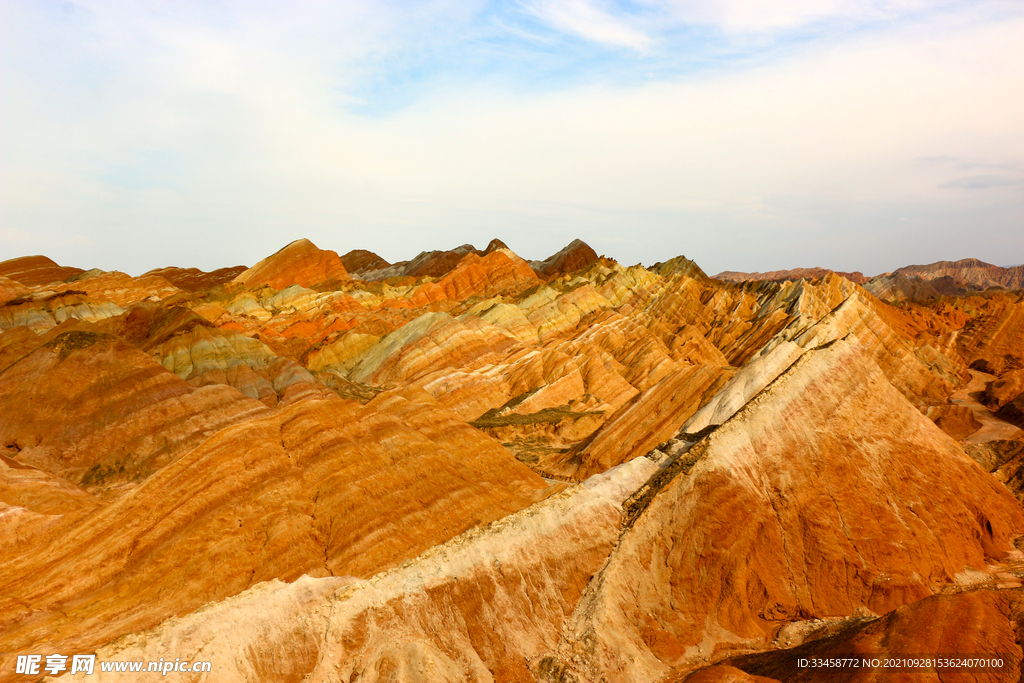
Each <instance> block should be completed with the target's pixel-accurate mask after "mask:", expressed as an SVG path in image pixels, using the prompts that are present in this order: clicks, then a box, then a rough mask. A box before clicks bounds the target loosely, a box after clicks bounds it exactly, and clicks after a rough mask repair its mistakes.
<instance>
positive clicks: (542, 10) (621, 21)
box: [524, 0, 652, 52]
mask: <svg viewBox="0 0 1024 683" xmlns="http://www.w3.org/2000/svg"><path fill="white" fill-rule="evenodd" d="M524 7H525V8H526V9H527V10H528V11H529V12H531V13H532V14H534V15H535V16H537V17H538V18H540V19H541V20H543V21H544V22H546V23H548V24H550V25H551V26H553V27H554V28H557V29H559V30H561V31H565V32H567V33H572V34H574V35H577V36H580V37H581V38H585V39H587V40H592V41H594V42H596V43H602V44H605V45H613V46H616V47H628V48H632V49H634V50H637V51H638V52H644V51H646V50H647V49H648V48H649V47H650V45H651V42H652V41H651V38H650V36H648V35H647V34H646V33H644V32H643V31H642V30H640V29H638V28H636V27H635V26H631V25H630V21H629V20H628V18H626V17H623V16H621V15H620V16H615V14H613V13H611V12H607V11H605V10H603V9H601V8H599V7H597V6H596V5H595V4H594V3H593V2H590V1H589V0H535V1H534V2H530V3H528V4H525V5H524Z"/></svg>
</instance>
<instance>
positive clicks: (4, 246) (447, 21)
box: [0, 0, 1024, 271]
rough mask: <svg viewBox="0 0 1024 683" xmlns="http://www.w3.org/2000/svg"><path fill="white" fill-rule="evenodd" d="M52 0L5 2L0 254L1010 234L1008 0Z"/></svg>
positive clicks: (976, 248) (848, 258) (888, 252)
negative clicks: (56, 0)
mask: <svg viewBox="0 0 1024 683" xmlns="http://www.w3.org/2000/svg"><path fill="white" fill-rule="evenodd" d="M62 7H63V6H62V5H60V4H45V3H36V2H30V1H28V0H11V1H10V2H7V3H4V5H3V8H2V10H0V11H2V12H3V21H0V32H2V34H0V50H2V51H3V63H4V71H5V73H4V79H3V81H2V82H0V88H2V89H3V91H2V93H0V94H2V97H0V107H2V112H0V114H2V115H0V126H2V131H0V155H2V156H0V158H2V160H3V163H2V164H0V175H2V178H0V226H2V230H3V231H4V232H3V233H0V238H2V239H0V242H2V243H0V259H3V258H9V257H10V256H14V255H17V254H18V253H24V252H29V251H31V252H33V253H35V252H46V253H49V254H50V255H51V256H53V257H55V258H57V259H58V260H61V261H64V262H67V263H72V264H77V265H80V266H85V267H88V266H98V267H107V268H119V269H122V270H124V269H129V270H131V269H134V270H145V269H148V268H150V267H155V266H159V265H167V264H168V263H176V264H178V265H198V266H202V267H207V268H212V267H216V266H221V265H225V264H234V263H236V262H248V263H252V262H255V261H256V260H258V259H259V258H262V257H263V256H265V255H266V254H267V253H270V252H272V251H273V250H275V249H277V248H279V247H280V246H281V244H283V243H284V242H287V241H289V240H291V239H294V238H296V237H299V236H308V237H310V238H312V239H314V241H316V242H317V243H323V245H324V246H328V247H331V248H335V249H339V250H343V251H344V250H348V249H351V248H357V247H360V248H370V249H374V250H377V251H379V252H381V253H382V254H383V255H384V256H385V257H386V258H390V259H399V258H408V257H409V256H411V255H412V254H413V253H414V252H415V251H417V250H419V249H425V248H436V247H437V246H438V245H443V244H459V243H463V242H483V243H486V241H487V240H488V239H489V238H490V237H493V236H495V235H497V236H501V237H502V238H503V239H505V240H506V241H507V242H508V243H509V244H510V245H511V246H512V247H513V248H515V249H517V250H519V251H521V252H522V253H524V255H526V256H530V257H539V256H544V255H547V254H549V253H551V252H553V251H555V250H556V249H558V248H560V247H561V246H563V245H564V244H565V243H567V242H568V241H570V240H571V239H572V238H574V237H583V238H584V239H586V240H588V241H589V242H591V243H592V244H593V245H594V247H595V248H596V249H598V251H604V252H606V253H609V254H611V255H613V256H617V257H620V258H622V259H623V260H625V261H628V262H637V261H645V262H648V263H649V262H653V261H657V260H663V259H664V258H665V257H667V256H671V255H673V254H675V253H680V252H682V253H686V254H687V255H688V256H693V257H696V258H698V261H699V262H700V263H701V265H702V266H705V267H706V268H708V269H710V270H723V269H729V268H731V269H746V270H771V269H774V268H776V267H793V266H797V265H830V266H832V267H836V268H840V269H844V270H858V269H860V270H866V271H870V270H876V271H883V270H890V269H892V268H895V267H898V266H899V265H903V264H904V263H905V262H910V261H914V262H919V261H921V260H923V259H926V258H928V257H929V253H928V250H930V249H937V248H938V246H937V245H942V246H943V248H946V249H949V250H950V251H949V252H944V253H942V254H941V255H939V254H937V256H941V257H943V258H947V257H951V256H966V255H975V256H978V257H980V258H983V259H984V258H987V259H988V260H993V259H997V260H1000V262H1001V261H1004V260H1007V259H1009V260H1013V258H1012V257H1009V256H1007V254H1008V253H1012V250H1013V249H1019V248H1020V247H1019V223H1020V220H1019V219H1020V215H1021V214H1022V212H1024V199H1022V197H1021V193H1020V190H1019V184H1018V185H1014V182H1013V181H1014V179H1020V178H1021V177H1022V170H1021V165H1020V160H1021V159H1022V158H1024V131H1022V130H1021V128H1020V121H1021V120H1024V95H1022V93H1021V90H1020V87H1019V83H1021V82H1024V20H1022V19H1021V17H1020V14H1021V12H1020V10H1019V9H1018V10H1013V9H1012V7H1009V6H1008V5H1007V4H1006V3H1001V2H990V1H986V2H980V3H971V4H970V5H967V4H960V5H958V4H956V3H950V4H948V5H944V6H940V7H938V9H935V7H936V6H935V5H931V9H929V8H927V7H925V8H922V7H919V6H917V5H915V4H913V3H912V2H909V1H908V2H900V3H884V2H871V3H867V2H852V1H851V2H846V1H845V0H836V1H835V2H824V3H817V2H816V3H810V2H781V3H771V6H770V7H768V6H767V5H762V6H761V8H762V9H764V10H765V12H760V11H757V8H758V7H759V6H758V5H757V4H756V3H754V4H750V3H740V2H738V0H737V1H733V0H723V2H711V1H710V0H693V2H686V3H683V2H679V3H675V2H668V1H666V2H654V1H653V0H650V1H648V0H640V1H638V2H634V3H628V4H627V3H624V2H619V3H614V2H611V1H610V0H608V1H604V0H591V1H590V2H583V1H582V0H579V1H576V2H572V1H569V0H564V1H562V2H556V0H531V1H530V2H528V3H527V4H510V3H486V2H482V1H481V2H461V1H456V0H431V1H428V2H421V3H408V2H403V3H400V4H399V3H394V4H391V3H365V2H354V1H353V2H341V3H320V2H313V1H311V0H310V1H308V2H298V3H294V4H289V5H287V6H286V5H281V4H277V3H269V2H254V3H235V2H223V3H206V2H189V1H188V0H179V1H178V2H161V1H159V0H154V2H147V3H109V2H105V1H101V0H82V1H80V2H75V3H74V4H73V5H72V6H71V10H72V11H70V12H67V11H64V10H63V9H62ZM833 24H835V25H839V26H840V27H841V30H835V29H834V26H833ZM693 27H698V28H693ZM700 27H704V28H700ZM794 33H799V34H800V35H799V36H798V37H797V38H793V35H794ZM751 35H755V37H754V38H750V36H751ZM740 53H742V54H743V55H744V58H743V59H736V58H735V55H736V54H740ZM680 65H684V66H680ZM684 67H685V68H684ZM926 159H933V160H935V159H944V160H943V161H929V162H925V161H922V160H926ZM958 183H959V184H958ZM969 187H973V188H977V189H980V188H982V187H985V188H986V189H985V191H972V192H966V191H964V192H958V191H956V190H955V188H961V189H968V188H969ZM963 225H971V226H972V229H971V230H969V231H965V230H963V229H962V227H961V226H963ZM978 226H981V227H978ZM1015 231H1016V232H1015ZM12 236H13V237H12ZM25 236H27V238H26V239H22V241H19V242H14V241H13V240H14V239H15V238H18V239H21V238H24V237H25ZM73 236H78V237H76V238H75V239H82V240H85V243H84V244H82V245H80V246H68V245H69V244H70V242H71V240H72V238H73ZM602 245H605V246H602ZM883 245H884V247H885V248H884V249H883V248H882V246H883ZM986 250H988V251H987V252H986ZM952 252H955V253H952ZM1016 260H1020V259H1019V258H1018V259H1016Z"/></svg>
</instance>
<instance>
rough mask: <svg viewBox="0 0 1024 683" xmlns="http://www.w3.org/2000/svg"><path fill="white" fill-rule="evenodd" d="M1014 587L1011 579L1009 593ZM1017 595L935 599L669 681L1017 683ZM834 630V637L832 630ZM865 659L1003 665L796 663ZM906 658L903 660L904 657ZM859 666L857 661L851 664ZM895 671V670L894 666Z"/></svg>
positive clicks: (1020, 610)
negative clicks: (840, 666) (939, 667)
mask: <svg viewBox="0 0 1024 683" xmlns="http://www.w3.org/2000/svg"><path fill="white" fill-rule="evenodd" d="M1013 584H1019V581H1017V580H1014V579H1011V581H1010V585H1013ZM1022 598H1024V591H1022V590H1021V589H1020V588H1010V589H1006V590H992V589H975V590H970V591H964V592H958V593H951V594H948V595H937V596H932V597H929V598H925V599H924V600H921V601H920V602H918V603H914V604H912V605H907V606H905V607H902V608H900V609H897V610H894V611H893V612H891V613H889V614H886V615H885V616H883V617H881V618H879V619H863V620H859V622H854V623H850V624H847V625H845V627H844V628H842V629H838V632H837V633H834V634H831V633H829V630H828V629H824V628H822V629H820V630H822V631H825V633H824V634H822V635H823V637H820V638H819V639H814V640H812V642H810V643H807V644H806V645H803V646H800V647H795V648H791V649H784V650H781V651H777V652H770V653H765V654H762V655H752V656H748V657H742V658H736V659H732V660H727V661H726V662H724V663H722V664H718V665H715V666H712V667H709V668H706V669H702V670H699V671H697V672H693V673H689V674H684V675H681V676H679V677H677V678H675V679H672V680H674V681H676V682H678V683H683V682H684V681H685V683H726V682H727V681H737V682H738V683H739V682H750V683H753V682H758V683H773V682H775V681H807V682H809V683H814V682H817V681H821V682H825V681H835V680H843V681H851V682H853V683H859V682H860V681H877V680H908V681H928V682H929V683H938V681H947V680H973V681H992V682H993V683H994V682H996V681H1016V680H1019V679H1020V675H1021V659H1022V656H1024V653H1022V651H1021V646H1020V629H1021V620H1022V618H1024V600H1022ZM832 630H837V629H832ZM859 653H865V654H866V655H867V657H865V658H864V659H876V658H877V659H881V660H882V661H883V662H884V661H885V660H886V659H889V660H906V659H912V660H916V659H920V655H922V654H925V653H931V654H932V655H937V654H941V655H945V657H944V659H969V658H967V657H961V656H960V655H972V657H970V658H972V659H981V658H984V659H986V660H990V659H995V660H997V661H1002V662H1003V663H1004V664H1003V666H1002V667H999V666H984V667H977V668H976V669H974V670H970V669H959V668H952V667H947V668H946V669H945V670H943V671H941V672H940V671H936V670H934V668H933V669H932V670H928V668H929V667H921V669H920V670H903V669H901V670H899V671H893V670H891V669H890V670H888V671H887V670H886V669H885V668H884V666H879V667H877V668H872V667H856V668H852V667H851V668H848V669H846V670H844V671H842V672H841V673H837V671H835V670H834V669H833V670H828V668H827V667H821V668H819V669H816V670H811V669H810V667H800V660H801V659H807V660H810V659H812V658H814V659H818V660H819V661H821V660H825V659H828V658H841V657H844V656H845V657H847V658H849V656H850V655H857V654H859ZM908 655H909V657H908ZM858 661H862V660H861V658H858ZM894 663H896V662H894Z"/></svg>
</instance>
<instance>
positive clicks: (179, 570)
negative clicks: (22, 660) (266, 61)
mask: <svg viewBox="0 0 1024 683" xmlns="http://www.w3.org/2000/svg"><path fill="white" fill-rule="evenodd" d="M954 265H956V264H954ZM961 265H963V264H961ZM968 265H970V264H968ZM982 266H984V264H982ZM965 267H966V266H965ZM971 267H972V268H973V267H974V266H971ZM978 268H981V266H978ZM976 269H977V268H976ZM940 270H941V269H940ZM947 270H948V268H947V269H946V270H942V272H941V273H940V274H939V275H940V276H941V277H950V275H949V273H947V272H946V271H947ZM982 270H983V269H982ZM937 272H938V271H937ZM971 272H974V271H971ZM812 275H813V276H817V277H816V279H810V276H812ZM841 275H842V274H836V273H832V272H824V271H823V272H821V273H817V272H815V273H802V277H800V278H796V279H789V278H787V279H785V280H784V281H780V282H771V281H745V282H724V281H722V280H715V279H712V278H708V277H707V276H706V275H705V274H704V272H703V271H702V270H701V269H700V268H699V267H698V266H697V265H696V264H695V263H693V262H692V261H690V260H688V259H686V258H684V257H677V258H673V259H670V260H668V261H665V262H663V263H659V264H657V265H656V266H653V267H651V268H649V269H648V268H644V267H643V266H639V265H637V266H631V267H625V266H622V265H620V264H618V263H616V262H615V261H614V260H611V259H608V258H605V257H598V256H597V255H596V253H595V252H594V251H593V250H592V249H590V247H589V246H587V245H586V244H584V243H582V242H580V241H579V240H577V241H574V242H573V243H571V244H570V245H568V246H567V247H566V248H565V249H562V250H561V251H559V252H558V253H556V254H554V255H553V256H551V257H550V258H547V259H543V260H538V261H526V260H524V259H522V258H520V257H519V256H518V255H517V254H515V253H513V252H512V251H511V250H509V249H508V247H507V246H506V245H505V244H504V243H503V242H501V241H500V240H493V241H492V242H491V243H490V244H489V245H488V246H487V248H485V249H483V250H477V249H476V248H475V247H472V246H471V245H462V246H460V247H456V248H454V249H448V250H438V251H430V252H424V253H422V254H420V255H418V256H416V257H414V258H412V259H411V260H409V261H403V262H399V263H396V264H389V263H388V262H387V261H384V260H383V259H381V258H380V257H379V256H377V255H376V254H373V253H372V252H369V251H365V250H348V251H347V253H346V254H345V256H342V257H339V256H338V255H337V253H336V252H334V251H328V250H321V249H319V248H318V247H316V246H315V245H313V244H312V243H311V242H309V241H308V240H298V241H296V242H292V243H291V244H289V245H287V246H286V247H285V248H283V249H282V250H280V251H278V252H277V253H275V254H273V255H271V256H269V257H268V258H266V259H264V260H263V261H261V262H260V263H258V264H256V265H255V266H253V267H252V268H248V269H246V268H243V267H234V268H223V269H219V270H215V271H212V272H209V273H206V272H203V271H199V270H197V269H192V268H178V267H174V268H162V269H157V270H153V271H150V272H148V273H146V274H144V275H141V276H135V277H133V276H130V275H128V274H126V273H121V272H116V271H112V272H103V271H98V270H91V271H83V270H80V269H77V268H65V267H63V266H60V265H58V264H56V263H54V262H52V261H50V260H49V259H46V258H44V257H25V258H19V259H14V260H12V261H6V262H3V263H0V530H2V533H0V549H2V553H0V585H2V586H3V588H2V589H0V652H2V653H4V654H0V681H7V680H11V681H15V680H28V679H25V678H24V677H22V676H19V675H18V674H16V673H15V664H14V662H15V660H16V658H17V656H18V655H24V654H32V653H36V654H44V655H45V654H51V653H53V652H62V653H64V654H73V653H79V652H86V653H96V654H97V655H98V657H99V659H100V660H101V661H103V660H112V659H124V660H128V659H131V660H140V661H141V660H154V661H155V660H159V659H160V658H164V659H165V660H168V659H169V660H174V659H176V658H177V659H180V660H209V661H211V662H212V666H213V669H212V671H211V672H210V673H208V674H202V675H200V674H195V675H193V674H190V673H182V672H171V673H169V675H168V678H169V679H171V680H183V681H184V680H189V681H195V680H209V681H277V680H280V681H300V680H318V681H346V682H350V681H357V680H358V681H361V682H366V681H548V682H552V681H562V682H567V681H575V682H576V683H598V682H599V681H606V682H611V681H621V682H627V681H682V680H691V681H726V680H737V681H771V680H779V681H781V680H804V679H806V680H818V679H817V678H814V677H813V675H811V674H808V673H803V672H797V671H795V670H794V669H793V668H792V661H793V658H794V657H796V656H798V655H799V654H800V653H808V652H813V653H824V654H827V653H836V652H842V651H845V650H844V649H843V648H858V649H859V650H858V651H863V652H875V653H879V654H882V653H897V652H901V651H902V652H909V650H906V649H905V648H907V647H913V648H918V649H919V650H920V654H924V653H926V652H932V651H934V653H936V654H938V653H939V652H941V651H943V650H942V649H943V648H952V650H951V651H956V652H967V651H968V650H970V651H971V652H972V653H975V654H984V653H993V652H997V651H998V652H1000V653H1006V654H1009V655H1010V656H1011V657H1013V658H1015V662H1017V663H1016V664H1015V666H1017V668H1016V669H1014V668H1012V667H1011V668H1009V669H1007V670H1006V671H1000V672H996V673H991V672H990V673H986V674H984V676H982V677H980V678H978V679H977V680H993V681H994V680H1017V678H1019V675H1020V674H1019V661H1020V658H1021V657H1022V656H1024V651H1022V650H1021V645H1020V638H1019V637H1017V636H1015V635H1014V634H1015V633H1017V631H1018V630H1019V626H1018V625H1017V624H1018V622H1019V621H1020V620H1019V618H1018V616H1017V612H1018V611H1019V608H1018V603H1019V595H1018V593H1019V591H1020V590H1021V589H1020V585H1021V579H1020V577H1021V576H1024V553H1022V552H1021V551H1020V550H1019V549H1018V547H1017V546H1018V545H1021V540H1022V535H1024V508H1022V507H1021V502H1020V501H1021V500H1024V474H1022V472H1024V469H1022V468H1024V465H1022V463H1024V430H1022V429H1020V423H1021V422H1024V420H1021V419H1020V418H1019V415H1021V414H1024V413H1021V412H1020V411H1021V410H1024V403H1022V401H1024V398H1022V397H1021V389H1022V388H1024V387H1022V380H1021V372H1022V371H1024V335H1022V334H1021V333H1020V332H1021V330H1020V328H1021V325H1022V324H1024V323H1022V321H1024V298H1022V294H1021V292H1019V291H1005V290H992V291H988V292H984V293H979V292H978V291H976V289H975V291H972V292H970V295H969V296H968V295H964V296H948V295H946V296H938V297H930V298H928V297H925V299H927V300H913V297H909V298H908V297H900V296H892V297H890V298H892V299H893V303H886V302H885V301H882V300H880V299H878V298H876V297H875V296H874V295H873V294H872V293H871V291H869V290H870V289H871V284H870V283H868V288H864V287H862V286H861V283H860V282H856V281H851V280H850V279H846V278H844V277H842V276H841ZM913 276H914V277H918V275H913ZM901 277H904V276H903V275H901ZM972 277H973V276H972ZM857 279H858V280H859V278H857ZM1011 284H1012V283H1011ZM958 291H959V290H958ZM965 291H966V290H965ZM925 626H927V629H931V630H927V632H923V631H922V629H925ZM934 633H939V634H940V635H939V636H933V635H929V634H934ZM941 634H949V635H948V637H947V636H942V635H941ZM900 648H904V649H902V650H901V649H900ZM908 675H913V676H918V675H919V674H908ZM65 676H66V674H65ZM985 676H987V678H986V677H985ZM73 678H82V679H83V680H93V677H92V676H80V675H79V676H75V677H73ZM95 678H96V679H98V680H135V679H134V678H132V677H131V675H130V674H128V673H123V674H118V673H112V672H102V671H98V672H97V673H96V674H95ZM854 679H856V680H860V678H856V676H854V678H851V679H850V680H854ZM62 680H67V678H66V677H65V678H62ZM864 680H876V679H871V678H864ZM877 680H880V679H877ZM907 680H910V679H907ZM913 680H918V679H917V678H914V679H913ZM921 680H925V679H921ZM936 680H938V679H936ZM942 680H946V679H945V678H943V679H942ZM950 680H952V679H950Z"/></svg>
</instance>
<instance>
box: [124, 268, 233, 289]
mask: <svg viewBox="0 0 1024 683" xmlns="http://www.w3.org/2000/svg"><path fill="white" fill-rule="evenodd" d="M245 271H246V267H245V266H232V267H230V268H218V269H217V270H213V271H210V272H209V273H207V272H204V271H202V270H199V269H198V268H178V267H175V266H168V267H166V268H156V269H155V270H151V271H149V272H148V273H146V274H145V275H152V276H156V277H162V278H163V279H165V280H167V281H168V282H170V283H171V284H172V285H174V286H175V287H177V288H179V289H184V290H186V291H189V292H198V291H202V290H204V289H210V288H213V287H216V286H217V285H223V284H225V283H228V282H231V281H232V280H234V279H235V278H236V277H238V276H239V275H241V274H242V273H244V272H245ZM144 277H145V276H144Z"/></svg>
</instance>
